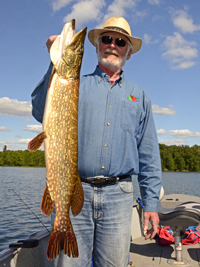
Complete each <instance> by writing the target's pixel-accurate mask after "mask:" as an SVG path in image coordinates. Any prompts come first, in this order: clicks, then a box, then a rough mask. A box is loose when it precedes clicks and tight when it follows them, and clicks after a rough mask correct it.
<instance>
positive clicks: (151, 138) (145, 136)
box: [138, 99, 162, 212]
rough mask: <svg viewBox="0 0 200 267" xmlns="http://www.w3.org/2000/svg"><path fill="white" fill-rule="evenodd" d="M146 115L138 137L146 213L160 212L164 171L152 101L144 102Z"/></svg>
mask: <svg viewBox="0 0 200 267" xmlns="http://www.w3.org/2000/svg"><path fill="white" fill-rule="evenodd" d="M144 107H145V108H144V111H145V112H144V114H143V117H142V118H141V122H140V134H139V137H138V153H139V173H138V182H139V185H140V189H141V194H142V200H143V206H144V211H155V212H157V211H158V203H159V197H160V189H161V182H162V171H161V162H160V152H159V145H158V140H157V133H156V129H155V124H154V119H153V114H152V106H151V101H150V100H149V99H147V101H144Z"/></svg>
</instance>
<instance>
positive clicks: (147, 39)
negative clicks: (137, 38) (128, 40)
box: [143, 33, 152, 44]
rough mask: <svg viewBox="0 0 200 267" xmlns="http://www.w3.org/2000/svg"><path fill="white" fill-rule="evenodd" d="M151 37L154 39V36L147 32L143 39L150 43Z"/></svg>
mask: <svg viewBox="0 0 200 267" xmlns="http://www.w3.org/2000/svg"><path fill="white" fill-rule="evenodd" d="M151 39H152V37H151V36H150V35H149V34H147V33H145V34H144V37H143V40H144V42H145V44H149V43H150V41H151Z"/></svg>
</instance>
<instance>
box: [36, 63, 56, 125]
mask: <svg viewBox="0 0 200 267" xmlns="http://www.w3.org/2000/svg"><path fill="white" fill-rule="evenodd" d="M52 68H53V65H52V63H51V64H50V65H49V68H48V71H47V73H46V74H45V75H44V77H43V78H42V80H41V81H40V82H39V83H38V85H37V86H36V88H35V89H34V91H33V93H32V94H31V97H32V115H33V117H34V118H35V119H36V120H37V121H39V122H41V123H42V120H43V115H44V108H45V102H46V95H47V89H48V85H49V79H50V76H51V72H52Z"/></svg>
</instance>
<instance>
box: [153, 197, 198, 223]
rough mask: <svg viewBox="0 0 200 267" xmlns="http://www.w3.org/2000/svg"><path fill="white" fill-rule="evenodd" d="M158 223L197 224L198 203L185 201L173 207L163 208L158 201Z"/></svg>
mask: <svg viewBox="0 0 200 267" xmlns="http://www.w3.org/2000/svg"><path fill="white" fill-rule="evenodd" d="M158 214H159V218H160V224H161V225H164V226H170V227H173V226H185V227H186V228H187V227H189V226H197V225H199V223H200V203H197V202H185V203H182V204H181V205H179V206H177V207H174V208H170V209H169V208H164V207H163V206H162V204H161V202H159V209H158Z"/></svg>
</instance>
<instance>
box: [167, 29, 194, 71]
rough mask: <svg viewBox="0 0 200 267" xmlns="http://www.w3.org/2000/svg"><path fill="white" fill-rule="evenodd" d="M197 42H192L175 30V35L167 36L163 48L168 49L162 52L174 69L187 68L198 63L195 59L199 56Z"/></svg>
mask: <svg viewBox="0 0 200 267" xmlns="http://www.w3.org/2000/svg"><path fill="white" fill-rule="evenodd" d="M194 46H197V43H196V42H194V41H193V42H190V41H187V40H185V39H184V37H183V36H182V35H181V34H180V33H178V32H175V33H174V35H173V36H167V37H166V39H165V41H164V43H163V44H162V48H163V49H165V50H166V52H164V53H163V54H162V57H163V58H164V59H167V60H169V62H170V65H171V68H172V69H186V68H189V67H192V66H193V65H195V64H196V62H195V61H194V59H195V58H197V57H198V50H197V49H196V48H195V47H194Z"/></svg>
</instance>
